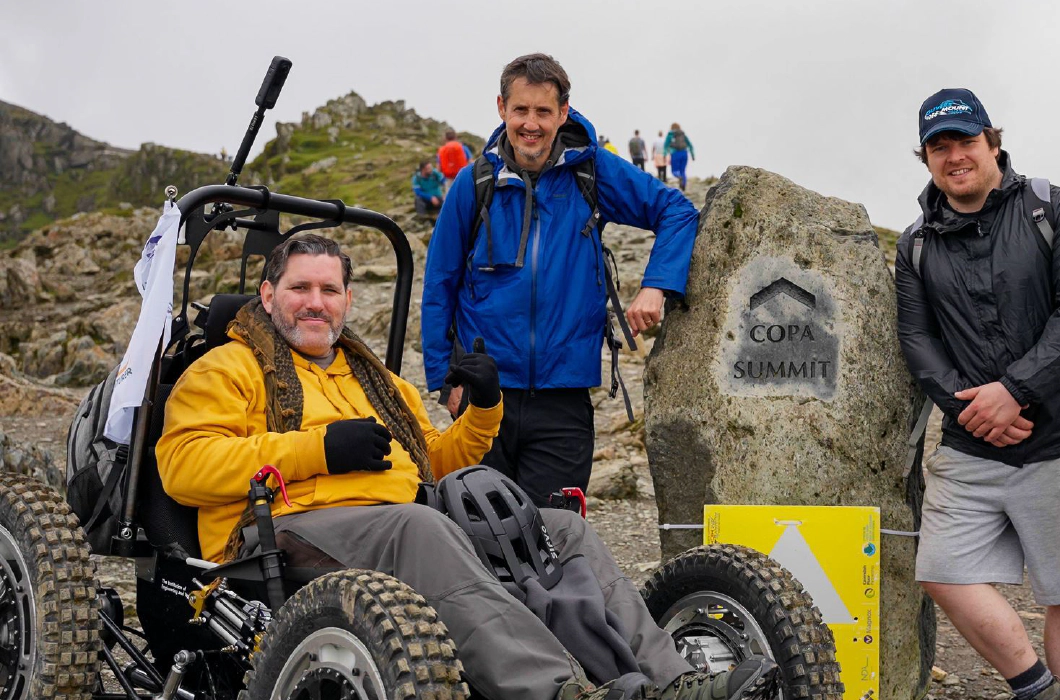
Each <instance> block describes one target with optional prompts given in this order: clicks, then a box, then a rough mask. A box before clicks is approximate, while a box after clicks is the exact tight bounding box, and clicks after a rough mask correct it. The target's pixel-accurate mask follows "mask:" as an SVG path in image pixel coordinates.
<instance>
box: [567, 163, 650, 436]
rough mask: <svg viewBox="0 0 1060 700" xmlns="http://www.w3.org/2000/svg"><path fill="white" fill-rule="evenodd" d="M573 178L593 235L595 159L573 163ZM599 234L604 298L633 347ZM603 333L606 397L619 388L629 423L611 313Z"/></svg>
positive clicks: (596, 219)
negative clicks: (607, 380)
mask: <svg viewBox="0 0 1060 700" xmlns="http://www.w3.org/2000/svg"><path fill="white" fill-rule="evenodd" d="M574 179H575V181H577V183H578V190H579V191H580V192H581V193H582V197H583V198H584V199H585V203H586V204H588V205H589V218H588V219H587V220H586V221H585V225H584V226H583V227H582V231H581V233H582V235H583V236H586V237H590V236H592V235H593V229H595V228H598V227H599V224H600V208H599V206H598V201H597V197H596V159H595V158H586V159H585V160H583V161H581V162H580V163H577V164H576V165H575V166H574ZM599 235H600V238H601V240H600V254H601V256H602V257H603V258H604V280H605V282H606V284H607V298H608V300H609V301H610V303H611V311H612V312H614V315H615V318H616V319H617V320H618V327H619V328H620V329H621V330H622V337H623V338H624V339H625V341H626V346H627V347H628V348H629V349H630V350H636V349H637V343H636V342H635V341H634V340H633V332H632V331H630V329H629V324H628V323H627V322H626V315H625V314H624V313H622V300H621V299H619V297H618V289H619V287H618V283H617V282H616V281H615V280H616V279H617V277H618V274H617V273H618V265H617V264H616V263H615V256H614V253H612V252H611V249H610V248H606V247H604V244H603V231H602V230H599ZM604 336H605V339H606V341H607V346H608V349H609V350H611V390H610V391H609V392H608V396H610V397H611V398H612V399H613V398H615V396H617V395H618V390H619V389H622V401H623V402H624V403H625V404H626V416H627V417H628V418H629V422H630V423H632V422H633V404H632V403H631V402H630V400H629V392H628V391H626V383H625V382H624V381H623V380H622V374H621V372H619V369H618V351H619V350H621V349H622V341H620V340H619V339H618V338H617V337H616V336H615V329H614V326H613V325H612V323H611V318H610V316H608V319H607V325H606V327H605V329H604Z"/></svg>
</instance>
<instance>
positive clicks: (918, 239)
mask: <svg viewBox="0 0 1060 700" xmlns="http://www.w3.org/2000/svg"><path fill="white" fill-rule="evenodd" d="M911 230H912V232H913V272H915V273H916V276H917V277H920V256H921V255H922V254H923V252H924V215H923V214H921V215H920V216H918V217H916V221H914V222H913V227H912V229H911Z"/></svg>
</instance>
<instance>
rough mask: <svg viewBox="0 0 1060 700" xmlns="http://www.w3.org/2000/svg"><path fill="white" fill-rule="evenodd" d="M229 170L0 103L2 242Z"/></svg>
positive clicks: (145, 201) (151, 200)
mask: <svg viewBox="0 0 1060 700" xmlns="http://www.w3.org/2000/svg"><path fill="white" fill-rule="evenodd" d="M225 172H227V169H226V167H225V165H224V164H223V163H222V162H221V161H220V160H218V159H217V158H213V157H210V156H207V155H203V154H200V153H192V152H191V151H182V150H178V149H172V148H164V147H162V146H156V145H154V144H144V145H143V146H141V147H140V149H139V150H137V151H129V150H125V149H120V148H115V147H114V146H110V145H108V144H106V143H102V142H100V141H94V140H93V139H90V138H88V137H87V136H84V135H83V134H80V133H78V132H77V131H75V130H74V129H73V128H71V127H69V126H67V125H66V124H61V123H56V122H54V121H52V120H51V119H48V118H47V117H44V116H41V115H39V114H35V113H33V112H31V111H29V110H27V109H23V108H22V107H17V106H15V105H11V104H7V103H5V102H0V246H2V247H10V246H11V245H12V244H13V243H14V242H16V241H18V240H20V239H21V238H22V237H24V236H25V235H26V234H27V233H29V232H30V231H32V230H34V229H36V228H40V227H41V226H46V225H47V224H49V223H51V222H52V221H55V220H56V219H61V218H63V217H67V216H70V215H72V214H75V213H77V212H90V211H96V210H100V209H110V210H114V211H118V210H119V207H120V206H121V205H122V204H123V203H126V204H127V205H131V206H147V205H157V203H158V202H159V201H160V200H161V198H162V190H163V188H164V187H165V185H166V184H168V183H169V182H170V181H179V182H189V183H191V182H194V183H197V184H208V183H211V182H219V181H221V179H222V178H223V177H224V173H225Z"/></svg>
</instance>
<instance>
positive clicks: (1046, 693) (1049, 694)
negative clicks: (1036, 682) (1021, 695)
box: [1032, 678, 1060, 700]
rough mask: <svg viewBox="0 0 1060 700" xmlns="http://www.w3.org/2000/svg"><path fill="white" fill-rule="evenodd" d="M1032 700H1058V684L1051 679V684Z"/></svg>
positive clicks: (1059, 694) (1059, 686)
mask: <svg viewBox="0 0 1060 700" xmlns="http://www.w3.org/2000/svg"><path fill="white" fill-rule="evenodd" d="M1032 700H1060V682H1057V679H1056V678H1053V682H1052V683H1050V684H1049V685H1048V686H1046V688H1045V690H1043V691H1042V692H1040V693H1038V694H1037V695H1035V696H1034V698H1033V699H1032Z"/></svg>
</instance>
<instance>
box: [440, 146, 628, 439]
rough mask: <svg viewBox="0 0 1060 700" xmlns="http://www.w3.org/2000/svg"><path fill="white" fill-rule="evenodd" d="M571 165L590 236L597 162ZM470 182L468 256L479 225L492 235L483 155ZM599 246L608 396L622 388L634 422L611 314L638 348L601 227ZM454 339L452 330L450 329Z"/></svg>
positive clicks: (596, 219)
mask: <svg viewBox="0 0 1060 700" xmlns="http://www.w3.org/2000/svg"><path fill="white" fill-rule="evenodd" d="M573 167H574V179H575V181H576V182H577V183H578V189H579V191H581V193H582V197H583V198H584V199H585V202H586V203H587V204H588V205H589V212H590V213H589V218H588V219H587V220H586V222H585V225H584V226H583V227H582V230H581V235H583V236H585V237H587V238H588V237H589V236H592V234H593V229H594V228H597V225H598V224H599V223H600V209H599V208H598V207H597V201H598V200H597V197H596V162H595V160H594V159H593V158H586V159H585V160H583V161H581V162H579V163H575V165H574V166H573ZM472 181H473V182H474V183H475V217H474V219H472V223H471V235H470V236H469V237H468V243H467V255H471V251H473V250H474V249H475V241H476V240H478V230H479V228H480V226H485V227H486V244H487V247H489V246H490V243H491V242H492V237H491V236H490V235H489V231H490V214H489V208H490V204H492V203H493V192H494V190H495V189H496V187H497V180H496V178H494V177H493V163H492V162H490V160H489V159H488V158H487V157H486V156H485V155H481V156H479V157H478V158H476V159H475V164H474V166H473V169H472ZM599 233H600V238H601V240H600V247H601V250H602V251H603V255H604V277H605V279H606V282H607V298H608V301H609V302H610V304H611V313H610V314H608V320H607V325H606V327H605V328H604V334H605V337H606V340H607V346H608V348H610V350H611V389H610V391H609V392H608V395H609V396H610V397H611V398H615V396H617V395H618V390H619V388H621V389H622V399H623V401H625V404H626V415H627V416H628V418H629V420H630V422H633V406H632V404H630V401H629V393H628V392H627V391H626V383H625V382H624V381H623V380H622V375H621V374H619V372H618V351H619V350H621V349H622V341H621V340H619V339H618V338H617V337H616V335H615V327H614V324H613V323H612V320H611V316H612V315H614V316H615V317H616V318H617V319H618V325H619V328H620V329H621V330H622V336H623V338H624V339H625V341H626V345H627V346H628V347H629V349H630V350H636V349H637V343H636V342H635V341H634V340H633V333H632V332H631V331H630V330H629V324H627V323H626V317H625V315H624V314H623V313H622V302H621V300H620V299H619V298H618V290H619V289H620V284H619V283H618V282H617V279H618V264H617V263H616V262H615V255H614V253H612V252H611V250H610V249H609V248H607V247H606V246H604V245H603V230H602V228H601V230H600V232H599ZM487 260H488V262H489V263H490V264H491V265H492V260H493V256H492V252H491V251H490V250H487ZM450 332H451V334H452V335H453V338H454V342H455V337H456V334H455V329H450Z"/></svg>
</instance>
